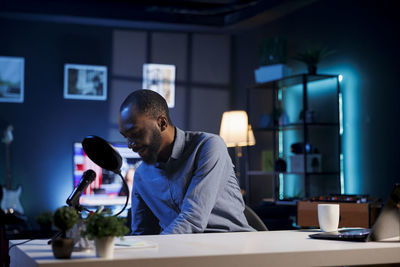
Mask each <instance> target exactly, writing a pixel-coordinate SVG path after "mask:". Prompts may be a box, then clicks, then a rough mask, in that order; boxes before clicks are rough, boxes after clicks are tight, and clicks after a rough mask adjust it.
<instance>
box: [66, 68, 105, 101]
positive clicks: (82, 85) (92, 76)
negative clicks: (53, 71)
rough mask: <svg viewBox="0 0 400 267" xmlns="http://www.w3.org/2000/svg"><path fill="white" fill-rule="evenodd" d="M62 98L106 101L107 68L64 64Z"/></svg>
mask: <svg viewBox="0 0 400 267" xmlns="http://www.w3.org/2000/svg"><path fill="white" fill-rule="evenodd" d="M64 98H66V99H85V100H107V67H106V66H94V65H81V64H65V66H64Z"/></svg>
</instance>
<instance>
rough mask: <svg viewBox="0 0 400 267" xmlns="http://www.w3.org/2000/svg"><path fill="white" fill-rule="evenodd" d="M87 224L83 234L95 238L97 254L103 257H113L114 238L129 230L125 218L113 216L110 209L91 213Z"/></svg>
mask: <svg viewBox="0 0 400 267" xmlns="http://www.w3.org/2000/svg"><path fill="white" fill-rule="evenodd" d="M85 226H86V229H85V230H84V231H83V233H82V234H83V235H84V236H87V237H88V238H89V239H92V240H93V239H94V243H95V246H96V256H97V257H102V258H113V257H114V238H115V237H123V236H124V235H125V234H127V233H128V232H129V228H128V227H127V226H126V225H125V220H124V219H122V218H118V217H116V216H111V215H110V212H108V211H105V212H102V213H95V214H92V215H90V216H89V217H88V218H87V219H86V221H85Z"/></svg>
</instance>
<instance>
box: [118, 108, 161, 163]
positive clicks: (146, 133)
mask: <svg viewBox="0 0 400 267" xmlns="http://www.w3.org/2000/svg"><path fill="white" fill-rule="evenodd" d="M118 124H119V130H120V133H121V134H122V135H123V136H124V137H125V138H127V143H128V147H129V148H130V149H132V150H133V151H134V152H137V153H138V154H139V155H140V157H141V158H142V159H143V161H144V162H145V163H147V164H155V163H156V162H157V159H158V154H159V153H160V148H161V141H162V138H161V133H160V130H159V128H158V126H157V120H155V119H152V118H149V117H148V116H146V115H144V114H137V113H136V112H135V108H134V107H132V108H125V109H123V110H122V111H121V113H120V115H119V121H118Z"/></svg>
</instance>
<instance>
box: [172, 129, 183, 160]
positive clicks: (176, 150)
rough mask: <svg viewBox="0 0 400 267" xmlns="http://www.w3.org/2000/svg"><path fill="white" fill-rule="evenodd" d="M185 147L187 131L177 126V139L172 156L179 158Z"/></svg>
mask: <svg viewBox="0 0 400 267" xmlns="http://www.w3.org/2000/svg"><path fill="white" fill-rule="evenodd" d="M184 148H185V132H184V131H182V130H181V129H179V128H178V127H175V140H174V146H173V148H172V153H171V158H173V159H178V158H179V157H180V156H181V155H182V153H183V149H184Z"/></svg>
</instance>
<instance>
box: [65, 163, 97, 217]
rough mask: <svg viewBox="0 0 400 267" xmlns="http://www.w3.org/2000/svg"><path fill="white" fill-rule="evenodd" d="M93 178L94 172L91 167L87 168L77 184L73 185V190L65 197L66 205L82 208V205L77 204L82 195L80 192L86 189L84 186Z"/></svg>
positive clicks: (94, 176)
mask: <svg viewBox="0 0 400 267" xmlns="http://www.w3.org/2000/svg"><path fill="white" fill-rule="evenodd" d="M95 178H96V173H95V172H94V171H93V170H92V169H89V170H87V171H85V172H84V173H83V175H82V178H81V181H80V182H79V184H78V186H77V187H75V189H74V191H72V193H71V195H70V196H69V197H68V199H67V204H68V206H71V207H74V208H75V209H77V210H78V211H81V210H82V207H81V205H80V204H79V198H80V196H81V195H82V192H83V191H85V190H86V188H87V187H88V186H89V185H90V184H91V183H92V182H93V181H94V179H95Z"/></svg>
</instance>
